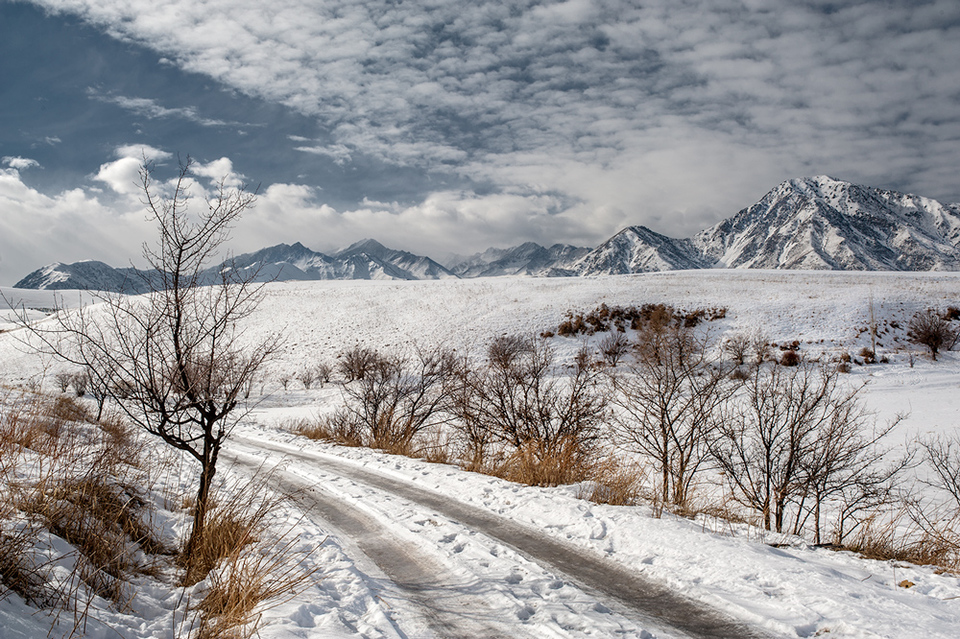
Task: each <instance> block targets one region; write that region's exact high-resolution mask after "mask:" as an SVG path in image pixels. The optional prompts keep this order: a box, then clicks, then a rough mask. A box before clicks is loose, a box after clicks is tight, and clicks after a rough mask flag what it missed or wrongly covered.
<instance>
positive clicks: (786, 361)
mask: <svg viewBox="0 0 960 639" xmlns="http://www.w3.org/2000/svg"><path fill="white" fill-rule="evenodd" d="M801 360H802V357H801V356H800V353H799V352H798V351H794V350H786V351H783V354H782V355H780V365H781V366H798V365H799V364H800V362H801Z"/></svg>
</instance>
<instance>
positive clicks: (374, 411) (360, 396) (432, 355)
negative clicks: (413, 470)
mask: <svg viewBox="0 0 960 639" xmlns="http://www.w3.org/2000/svg"><path fill="white" fill-rule="evenodd" d="M455 361H456V360H455V357H454V355H453V353H452V351H449V350H447V349H444V348H440V347H438V348H434V349H423V348H417V349H415V354H414V356H413V357H412V358H405V357H398V356H393V357H387V356H383V355H380V354H379V353H376V351H373V355H372V356H371V357H370V358H369V361H368V366H367V367H366V370H365V371H364V373H363V377H362V378H360V379H357V380H355V381H353V382H350V383H347V384H345V385H344V386H343V393H344V395H345V396H346V397H347V399H348V402H347V411H348V412H347V414H348V415H349V416H350V418H351V419H352V421H353V423H354V424H356V431H357V432H360V433H363V434H364V435H365V436H366V438H367V440H368V442H369V444H370V445H371V446H374V447H376V448H385V449H388V450H398V451H404V452H409V450H410V446H411V444H412V443H413V441H414V438H415V437H416V436H417V435H418V434H420V433H421V432H423V431H424V430H425V429H427V428H430V427H432V426H436V425H439V424H440V423H442V422H443V421H445V419H446V418H445V417H444V415H445V413H444V408H445V406H446V404H447V397H446V392H445V391H446V388H447V387H448V385H449V382H450V380H451V379H452V377H453V374H454V367H455Z"/></svg>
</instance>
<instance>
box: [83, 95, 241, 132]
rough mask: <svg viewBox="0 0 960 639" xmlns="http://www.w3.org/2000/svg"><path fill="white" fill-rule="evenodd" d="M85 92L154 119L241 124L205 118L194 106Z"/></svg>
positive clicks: (214, 124)
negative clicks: (165, 105) (172, 105)
mask: <svg viewBox="0 0 960 639" xmlns="http://www.w3.org/2000/svg"><path fill="white" fill-rule="evenodd" d="M87 94H88V95H89V96H90V97H92V98H94V99H96V100H99V101H101V102H106V103H109V104H116V105H117V106H119V107H120V108H122V109H126V110H128V111H131V112H133V113H136V114H137V115H140V116H142V117H145V118H149V119H154V118H181V119H184V120H189V121H190V122H194V123H196V124H199V125H200V126H207V127H219V126H238V125H241V123H239V122H226V121H224V120H216V119H212V118H205V117H203V116H201V115H200V112H199V111H198V109H197V108H196V107H192V106H188V107H176V108H167V107H164V106H161V105H160V104H158V103H157V101H156V100H151V99H149V98H132V97H127V96H119V95H101V94H99V93H98V92H97V91H96V90H94V89H92V88H91V89H88V90H87Z"/></svg>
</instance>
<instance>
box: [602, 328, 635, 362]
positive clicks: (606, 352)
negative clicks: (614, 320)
mask: <svg viewBox="0 0 960 639" xmlns="http://www.w3.org/2000/svg"><path fill="white" fill-rule="evenodd" d="M597 346H598V347H599V348H600V354H601V355H602V356H603V360H604V361H605V362H606V363H607V364H608V365H609V366H613V367H616V365H617V364H619V363H620V360H622V359H623V358H624V356H625V355H626V354H627V353H629V352H630V340H629V339H627V336H626V334H625V333H622V332H620V331H618V330H612V331H610V332H609V333H608V334H607V336H606V337H604V338H603V339H601V340H600V343H599V344H598V345H597Z"/></svg>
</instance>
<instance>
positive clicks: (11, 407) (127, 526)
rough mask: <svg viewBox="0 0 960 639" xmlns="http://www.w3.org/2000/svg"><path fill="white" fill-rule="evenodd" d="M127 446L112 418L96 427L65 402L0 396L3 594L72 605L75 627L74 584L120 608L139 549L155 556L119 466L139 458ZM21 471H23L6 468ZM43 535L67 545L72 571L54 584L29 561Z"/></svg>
mask: <svg viewBox="0 0 960 639" xmlns="http://www.w3.org/2000/svg"><path fill="white" fill-rule="evenodd" d="M121 434H122V436H121ZM135 443H136V438H135V437H134V436H133V435H132V434H131V433H130V432H129V430H127V428H126V427H125V426H124V425H123V424H122V423H121V422H119V421H114V422H112V423H111V424H110V425H109V427H107V428H103V429H100V428H97V427H96V426H95V425H93V424H92V423H91V420H90V415H89V413H88V411H86V409H85V408H84V406H83V405H82V404H81V403H79V402H77V401H76V400H74V399H73V398H70V397H67V396H59V397H56V398H49V397H45V396H43V395H39V394H36V393H21V394H19V395H13V394H8V395H7V396H6V397H3V398H2V399H0V460H2V463H0V499H2V503H3V506H2V508H0V524H2V533H0V581H2V582H3V585H4V586H5V587H6V588H8V589H10V590H12V591H14V592H17V593H18V594H20V595H21V596H22V597H23V598H24V600H26V601H28V602H29V603H31V604H33V605H35V606H38V607H42V608H60V609H68V608H73V609H74V612H75V617H76V618H77V619H78V620H80V621H82V619H83V617H84V613H83V610H85V608H81V606H80V605H79V600H80V598H81V596H82V593H81V592H80V590H79V588H80V584H86V587H87V589H88V590H87V593H88V596H89V597H92V596H93V595H99V596H101V597H103V598H105V599H108V600H110V601H112V602H114V604H116V605H117V606H119V607H122V606H124V605H125V603H126V602H127V601H128V600H129V598H130V595H131V590H130V588H128V587H127V586H126V585H125V583H126V580H127V578H128V576H129V574H130V573H131V572H135V571H138V572H139V571H144V570H147V569H148V567H146V566H143V565H141V562H140V559H138V558H140V557H143V555H141V554H140V553H139V551H140V550H143V551H144V552H145V553H158V552H162V551H163V547H162V544H161V542H160V541H159V540H158V539H157V537H156V535H155V534H154V533H153V531H152V530H151V529H150V527H149V525H148V524H147V523H145V521H144V513H145V504H144V502H143V500H142V499H141V498H140V497H139V496H138V494H137V491H135V490H133V489H132V488H130V486H131V485H132V484H131V483H130V482H129V481H128V480H127V477H128V476H129V474H130V472H131V471H132V467H131V466H129V465H128V462H134V461H139V460H138V455H139V452H140V449H139V447H138V446H136V445H135ZM26 468H29V469H31V471H30V474H29V475H26V476H24V475H22V474H19V475H18V474H16V473H15V472H14V471H16V470H17V469H20V470H19V472H20V473H22V470H23V469H26ZM43 530H48V531H49V532H50V533H51V534H53V535H56V536H58V537H61V538H62V539H64V540H65V541H67V542H68V543H70V544H71V545H72V546H73V547H74V548H75V549H76V554H75V556H74V558H73V561H72V563H73V566H74V569H73V574H72V575H71V577H70V578H68V579H66V580H61V582H59V583H58V584H52V583H51V582H50V581H49V580H48V578H47V574H46V570H45V568H44V566H43V565H40V566H38V565H37V564H36V559H35V558H36V557H38V556H40V555H39V554H38V548H39V547H40V546H39V539H40V533H41V532H42V531H43ZM88 605H89V604H88ZM78 622H79V621H78Z"/></svg>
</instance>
